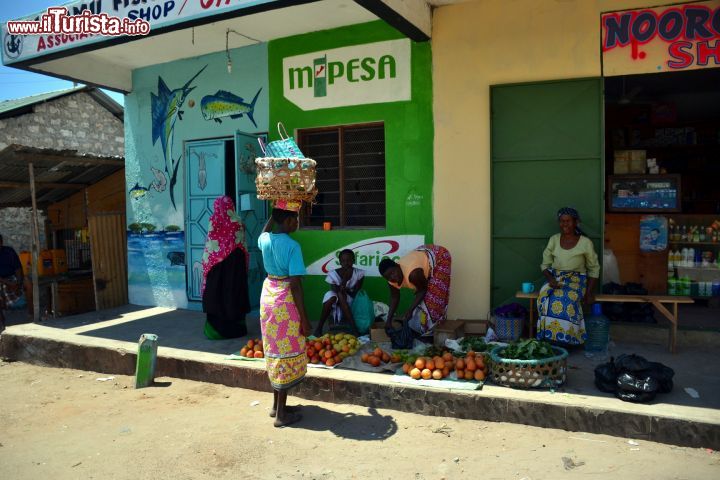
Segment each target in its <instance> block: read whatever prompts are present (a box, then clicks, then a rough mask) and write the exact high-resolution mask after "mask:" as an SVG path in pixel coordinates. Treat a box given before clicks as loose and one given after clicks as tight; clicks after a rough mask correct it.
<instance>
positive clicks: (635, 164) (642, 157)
mask: <svg viewBox="0 0 720 480" xmlns="http://www.w3.org/2000/svg"><path fill="white" fill-rule="evenodd" d="M646 166H647V151H646V150H630V173H645V167H646Z"/></svg>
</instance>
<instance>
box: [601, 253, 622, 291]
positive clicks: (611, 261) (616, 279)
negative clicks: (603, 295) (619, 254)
mask: <svg viewBox="0 0 720 480" xmlns="http://www.w3.org/2000/svg"><path fill="white" fill-rule="evenodd" d="M602 272H603V284H605V283H610V282H613V283H620V268H619V267H618V261H617V258H616V257H615V254H614V253H613V251H612V250H611V249H609V248H606V249H605V250H604V251H603V268H602Z"/></svg>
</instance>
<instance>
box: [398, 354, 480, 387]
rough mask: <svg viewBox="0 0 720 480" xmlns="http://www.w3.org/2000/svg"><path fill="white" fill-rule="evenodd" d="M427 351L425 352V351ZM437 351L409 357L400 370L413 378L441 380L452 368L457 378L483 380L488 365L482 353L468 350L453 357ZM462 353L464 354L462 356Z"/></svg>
mask: <svg viewBox="0 0 720 480" xmlns="http://www.w3.org/2000/svg"><path fill="white" fill-rule="evenodd" d="M426 353H427V352H426ZM430 353H439V354H438V355H435V356H433V357H428V356H425V357H417V358H409V359H407V361H406V362H405V363H404V364H403V366H402V371H403V373H405V374H406V375H410V377H412V378H414V379H415V380H419V379H421V378H422V379H424V380H430V379H433V380H442V379H443V378H447V377H448V376H449V375H450V374H451V373H452V372H453V370H454V371H455V374H456V376H457V378H458V380H477V381H482V380H485V377H486V376H487V374H488V370H489V368H488V365H487V362H486V360H485V357H484V356H483V355H482V354H476V353H475V352H474V351H469V352H467V353H466V354H461V356H458V357H455V355H454V354H453V353H452V352H449V351H444V352H436V351H432V352H430ZM463 355H464V356H463Z"/></svg>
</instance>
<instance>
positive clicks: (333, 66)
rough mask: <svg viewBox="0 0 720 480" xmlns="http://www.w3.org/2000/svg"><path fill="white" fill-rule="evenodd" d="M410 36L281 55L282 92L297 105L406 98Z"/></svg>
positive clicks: (342, 104)
mask: <svg viewBox="0 0 720 480" xmlns="http://www.w3.org/2000/svg"><path fill="white" fill-rule="evenodd" d="M410 75H411V70H410V40H408V39H401V40H389V41H386V42H377V43H369V44H365V45H356V46H352V47H343V48H335V49H332V50H323V51H319V52H313V53H306V54H304V55H297V56H294V57H287V58H284V59H283V94H284V96H285V98H287V99H288V100H290V101H291V102H292V103H294V104H295V105H297V106H298V107H300V108H301V109H303V110H317V109H320V108H335V107H345V106H350V105H366V104H370V103H384V102H399V101H408V100H410V93H411V89H410Z"/></svg>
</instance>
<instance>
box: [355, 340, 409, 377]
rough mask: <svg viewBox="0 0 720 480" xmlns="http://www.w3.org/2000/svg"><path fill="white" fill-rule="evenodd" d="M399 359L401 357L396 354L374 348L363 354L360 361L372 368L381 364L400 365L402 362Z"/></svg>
mask: <svg viewBox="0 0 720 480" xmlns="http://www.w3.org/2000/svg"><path fill="white" fill-rule="evenodd" d="M401 358H402V357H401V355H400V354H398V353H396V352H393V353H388V352H386V351H384V350H383V349H382V348H380V347H378V346H375V348H374V349H373V350H372V351H370V352H367V353H363V354H362V356H361V357H360V360H362V362H363V363H367V364H368V365H372V366H373V367H379V366H380V365H382V364H383V363H400V362H401V361H402V360H401ZM405 373H408V372H405Z"/></svg>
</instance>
